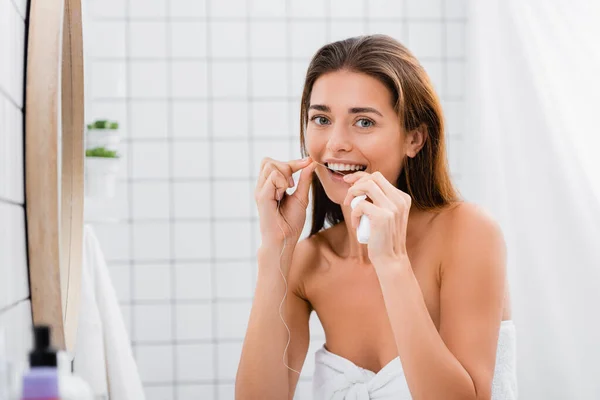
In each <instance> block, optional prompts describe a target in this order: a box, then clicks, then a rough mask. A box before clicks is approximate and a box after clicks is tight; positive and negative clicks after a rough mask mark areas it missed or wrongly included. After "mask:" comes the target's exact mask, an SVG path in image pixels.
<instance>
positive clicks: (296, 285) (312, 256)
mask: <svg viewBox="0 0 600 400" xmlns="http://www.w3.org/2000/svg"><path fill="white" fill-rule="evenodd" d="M319 252H320V250H319V237H318V234H316V235H312V236H309V237H306V238H304V239H301V240H300V241H298V243H297V244H296V247H295V249H294V254H293V256H292V263H291V267H290V272H289V275H288V280H289V285H290V288H291V290H292V291H293V292H294V293H295V294H296V295H297V296H298V297H300V298H302V299H304V300H307V296H306V282H307V280H308V279H309V278H310V276H311V275H312V272H313V271H314V269H315V267H316V265H317V263H318V261H319Z"/></svg>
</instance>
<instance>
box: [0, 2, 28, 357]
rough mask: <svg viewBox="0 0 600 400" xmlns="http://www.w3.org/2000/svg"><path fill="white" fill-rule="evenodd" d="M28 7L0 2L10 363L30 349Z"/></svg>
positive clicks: (0, 276)
mask: <svg viewBox="0 0 600 400" xmlns="http://www.w3.org/2000/svg"><path fill="white" fill-rule="evenodd" d="M26 8H27V1H26V0H0V341H1V340H2V339H1V337H2V336H3V335H4V337H5V342H6V343H5V345H6V351H7V357H8V358H9V360H10V361H11V362H25V361H26V356H27V351H28V350H29V348H30V347H31V305H30V302H29V280H28V274H27V251H26V234H25V208H24V197H25V192H24V184H23V183H24V169H23V137H24V131H23V86H24V85H23V82H24V70H23V65H24V48H25V32H26V23H25V16H26ZM0 346H1V343H0ZM0 351H1V349H0ZM0 356H2V354H0Z"/></svg>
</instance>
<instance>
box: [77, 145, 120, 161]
mask: <svg viewBox="0 0 600 400" xmlns="http://www.w3.org/2000/svg"><path fill="white" fill-rule="evenodd" d="M85 156H86V157H104V158H119V156H118V155H117V152H116V151H115V150H108V149H106V148H104V147H94V148H93V149H88V150H86V151H85Z"/></svg>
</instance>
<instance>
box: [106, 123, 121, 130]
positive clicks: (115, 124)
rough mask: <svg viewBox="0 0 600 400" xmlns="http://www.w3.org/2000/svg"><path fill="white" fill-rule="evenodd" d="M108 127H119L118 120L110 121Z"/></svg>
mask: <svg viewBox="0 0 600 400" xmlns="http://www.w3.org/2000/svg"><path fill="white" fill-rule="evenodd" d="M108 128H109V129H119V123H118V122H111V123H110V125H109V126H108Z"/></svg>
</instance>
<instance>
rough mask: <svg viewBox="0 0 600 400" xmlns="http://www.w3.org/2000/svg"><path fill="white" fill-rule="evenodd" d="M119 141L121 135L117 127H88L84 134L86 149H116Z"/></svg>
mask: <svg viewBox="0 0 600 400" xmlns="http://www.w3.org/2000/svg"><path fill="white" fill-rule="evenodd" d="M120 141H121V135H120V134H119V130H118V129H89V130H88V131H87V134H86V142H85V148H86V150H89V149H93V148H95V147H104V148H107V149H110V150H116V149H117V145H118V144H119V142H120Z"/></svg>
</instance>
